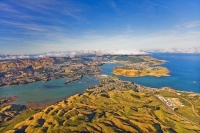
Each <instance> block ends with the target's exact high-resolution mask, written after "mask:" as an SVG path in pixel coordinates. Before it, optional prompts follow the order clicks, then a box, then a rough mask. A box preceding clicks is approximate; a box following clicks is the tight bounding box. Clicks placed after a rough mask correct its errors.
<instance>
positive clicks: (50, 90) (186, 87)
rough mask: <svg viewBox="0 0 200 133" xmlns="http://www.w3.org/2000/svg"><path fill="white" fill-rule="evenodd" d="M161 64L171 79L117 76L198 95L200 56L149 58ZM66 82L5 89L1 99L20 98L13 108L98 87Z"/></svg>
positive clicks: (89, 81)
mask: <svg viewBox="0 0 200 133" xmlns="http://www.w3.org/2000/svg"><path fill="white" fill-rule="evenodd" d="M150 56H153V57H155V58H157V59H160V60H166V61H167V62H166V63H165V64H163V65H162V66H164V67H167V68H168V69H169V70H170V76H167V77H153V76H144V77H137V78H127V77H124V76H119V78H121V79H122V80H128V81H132V82H136V83H138V84H141V85H145V86H149V87H153V88H161V87H165V86H168V87H171V88H173V89H176V90H180V91H192V92H200V54H171V53H170V54H164V53H162V54H152V55H150ZM119 65H121V64H105V65H103V66H102V73H103V74H107V75H113V74H112V70H113V68H114V67H116V66H119ZM65 81H66V79H65V78H64V79H56V80H51V81H47V82H34V83H30V84H26V85H19V86H7V87H2V88H0V97H8V96H19V99H18V100H17V101H15V102H14V103H16V104H26V103H27V102H34V103H40V102H48V101H56V100H57V101H58V100H61V99H64V98H66V97H69V96H71V95H74V94H77V93H83V92H84V90H85V89H86V88H87V87H89V86H91V85H95V84H98V83H99V80H98V79H95V78H92V77H84V78H83V79H82V80H79V81H76V82H73V83H71V84H68V85H65V84H64V82H65Z"/></svg>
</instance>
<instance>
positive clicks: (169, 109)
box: [154, 95, 200, 128]
mask: <svg viewBox="0 0 200 133" xmlns="http://www.w3.org/2000/svg"><path fill="white" fill-rule="evenodd" d="M154 97H155V98H156V99H157V100H158V101H160V102H161V103H162V104H163V105H164V106H165V108H166V109H167V110H168V111H170V112H171V113H173V114H175V115H177V116H179V117H180V118H182V119H183V120H185V121H188V122H190V123H191V124H192V125H195V126H197V127H199V128H200V125H198V124H197V123H194V122H193V121H191V120H189V119H188V118H186V117H184V116H182V115H180V114H178V113H176V112H175V111H174V110H173V109H171V108H170V107H169V106H167V104H166V103H165V102H163V101H162V100H160V99H159V98H158V97H157V96H156V95H154Z"/></svg>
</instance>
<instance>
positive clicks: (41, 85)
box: [0, 77, 99, 104]
mask: <svg viewBox="0 0 200 133" xmlns="http://www.w3.org/2000/svg"><path fill="white" fill-rule="evenodd" d="M65 81H66V79H56V80H51V81H47V82H34V83H30V84H26V85H19V86H8V87H3V88H0V97H8V96H19V99H18V100H17V101H15V102H14V103H16V104H26V103H27V102H35V103H37V102H48V101H53V100H60V99H64V98H66V97H69V96H71V95H74V94H77V93H83V92H84V90H85V89H86V88H88V87H89V86H90V85H95V84H98V83H99V81H98V80H97V79H94V78H89V77H84V78H83V79H82V80H79V81H76V82H73V83H71V84H67V85H65V84H64V82H65Z"/></svg>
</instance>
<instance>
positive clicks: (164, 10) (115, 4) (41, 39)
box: [0, 0, 200, 54]
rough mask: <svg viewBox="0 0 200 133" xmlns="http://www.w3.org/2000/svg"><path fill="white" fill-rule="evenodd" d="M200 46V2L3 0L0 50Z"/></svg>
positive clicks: (32, 50)
mask: <svg viewBox="0 0 200 133" xmlns="http://www.w3.org/2000/svg"><path fill="white" fill-rule="evenodd" d="M191 47H200V0H0V54H34V53H42V52H49V51H71V50H122V49H123V50H135V49H162V48H191Z"/></svg>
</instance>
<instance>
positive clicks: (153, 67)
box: [113, 56, 170, 77]
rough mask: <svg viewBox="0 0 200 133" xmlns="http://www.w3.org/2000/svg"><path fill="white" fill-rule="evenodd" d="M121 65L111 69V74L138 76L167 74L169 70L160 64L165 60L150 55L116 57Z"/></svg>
mask: <svg viewBox="0 0 200 133" xmlns="http://www.w3.org/2000/svg"><path fill="white" fill-rule="evenodd" d="M115 60H117V61H119V62H120V63H121V64H123V66H117V67H115V68H114V69H113V74H115V75H122V76H125V77H140V76H156V77H161V76H169V72H170V71H169V70H168V69H167V68H166V67H162V66H160V65H162V64H164V63H165V62H166V61H164V60H158V59H155V58H153V57H150V56H122V57H121V58H119V57H116V58H115Z"/></svg>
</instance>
